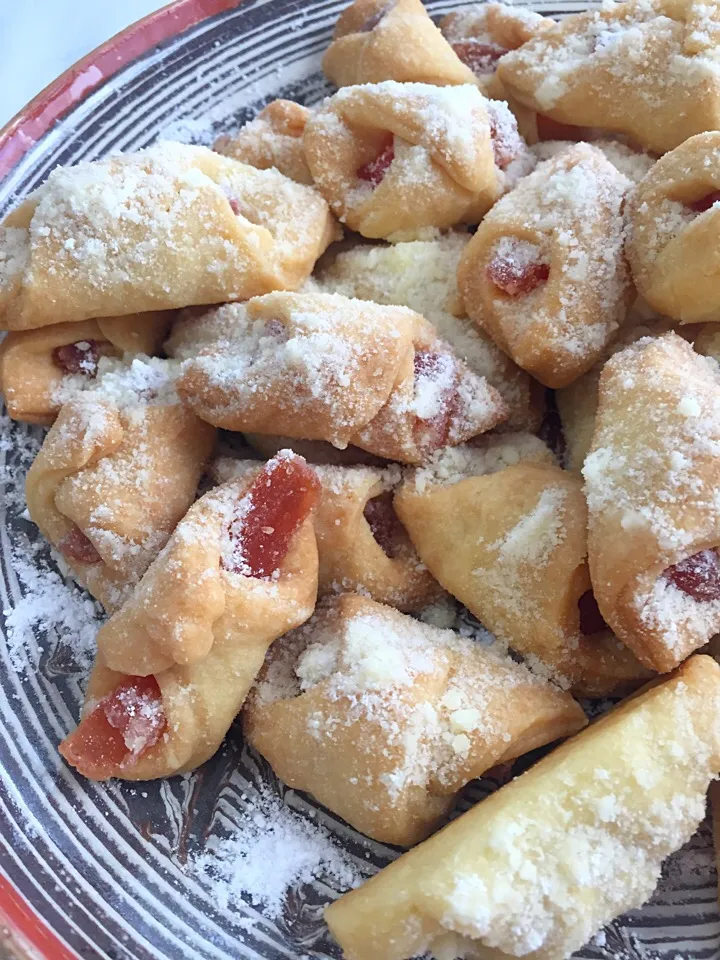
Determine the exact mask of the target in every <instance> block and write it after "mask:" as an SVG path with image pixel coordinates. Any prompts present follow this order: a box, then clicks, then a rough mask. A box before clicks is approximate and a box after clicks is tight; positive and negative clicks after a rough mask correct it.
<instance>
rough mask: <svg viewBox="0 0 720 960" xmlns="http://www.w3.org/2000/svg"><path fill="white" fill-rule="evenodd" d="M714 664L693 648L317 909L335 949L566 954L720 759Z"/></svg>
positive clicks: (674, 839)
mask: <svg viewBox="0 0 720 960" xmlns="http://www.w3.org/2000/svg"><path fill="white" fill-rule="evenodd" d="M718 731H720V667H718V666H717V664H716V663H715V662H714V661H713V660H711V659H710V658H709V657H703V656H695V657H692V658H691V659H690V660H688V661H687V662H686V663H684V664H683V665H682V667H680V669H679V670H678V671H677V673H675V674H674V675H673V676H671V677H669V678H667V679H665V680H663V681H662V682H660V683H655V684H650V685H649V686H648V687H647V688H646V689H645V690H644V691H643V692H642V693H641V694H640V695H638V696H635V697H632V698H630V699H629V700H627V701H625V702H624V703H622V704H620V705H619V706H618V707H616V708H615V709H614V710H612V711H611V712H610V713H609V714H607V715H605V716H604V717H602V718H601V719H600V720H598V721H596V722H595V723H593V724H591V725H590V726H589V727H587V728H586V729H585V730H583V731H582V732H581V733H579V734H578V735H577V736H575V737H573V738H572V739H571V740H568V741H567V742H566V743H564V744H563V745H561V746H560V747H557V748H556V749H555V750H554V751H553V752H552V753H551V754H550V755H549V756H547V757H545V758H544V759H543V760H540V761H539V762H538V763H536V764H535V765H534V766H533V767H531V768H530V770H528V771H527V772H526V773H524V774H523V775H522V776H520V777H517V778H516V779H515V780H513V781H511V782H510V783H508V784H506V785H505V786H503V787H501V788H500V789H499V790H498V791H497V792H496V793H494V794H493V795H492V796H490V797H488V798H487V799H486V800H483V801H482V802H481V803H478V804H477V805H476V806H474V807H473V808H472V809H471V810H469V811H468V812H467V813H465V814H463V815H462V816H461V817H459V818H458V819H457V820H455V821H454V822H453V823H451V824H450V825H449V826H447V827H446V828H445V829H444V830H442V831H441V832H440V833H437V834H436V835H435V836H434V837H431V838H430V839H429V840H426V841H425V842H424V843H423V844H421V845H420V846H418V847H416V848H415V849H414V850H410V851H408V852H407V853H405V854H404V855H403V856H402V857H400V859H399V860H397V861H395V863H393V864H391V865H390V866H389V867H386V868H385V869H384V870H381V871H380V873H378V874H377V875H376V876H374V877H372V878H371V879H370V880H368V881H367V882H366V883H364V884H363V885H362V886H361V887H359V888H358V889H357V890H353V891H351V892H350V893H348V894H346V895H345V896H343V897H341V898H340V899H339V900H338V901H336V902H335V903H334V904H332V905H331V906H329V907H328V908H327V909H326V911H325V918H326V920H327V923H328V925H329V927H330V931H331V932H332V934H333V936H334V937H335V939H336V940H337V941H338V943H339V944H340V946H341V947H342V950H343V956H344V957H346V958H347V960H376V958H377V957H383V960H409V958H410V957H416V956H419V955H421V954H424V953H426V952H427V953H429V954H430V955H432V956H434V957H438V958H440V957H442V958H449V957H468V958H470V957H472V958H480V957H483V958H487V957H493V958H498V960H499V958H501V957H507V956H512V957H532V958H533V960H566V958H569V957H570V956H571V954H574V953H575V951H576V950H578V949H580V947H582V946H583V944H585V943H586V942H587V941H588V940H589V939H590V938H591V937H592V936H593V935H594V934H595V933H596V932H597V931H598V930H600V929H601V928H602V927H603V926H604V925H605V924H607V923H609V922H610V921H611V920H613V919H614V918H615V917H617V916H619V915H620V914H622V913H624V912H625V911H627V910H630V909H633V908H635V907H639V906H641V905H642V904H643V903H645V901H646V900H647V899H648V898H649V897H650V895H651V894H652V892H653V890H654V889H655V886H656V884H657V881H658V879H659V878H660V871H661V866H662V862H663V860H665V858H666V857H668V856H669V855H670V854H671V853H673V852H674V851H675V850H678V849H679V848H680V847H681V846H682V845H683V844H684V843H686V842H687V841H688V840H689V839H690V837H691V836H692V834H693V833H694V832H695V830H696V829H697V827H698V824H699V823H700V822H701V821H702V819H703V818H704V816H705V795H706V792H707V788H708V785H709V783H710V781H711V780H712V779H713V778H714V777H715V775H716V774H717V773H718V771H719V770H720V740H719V739H718Z"/></svg>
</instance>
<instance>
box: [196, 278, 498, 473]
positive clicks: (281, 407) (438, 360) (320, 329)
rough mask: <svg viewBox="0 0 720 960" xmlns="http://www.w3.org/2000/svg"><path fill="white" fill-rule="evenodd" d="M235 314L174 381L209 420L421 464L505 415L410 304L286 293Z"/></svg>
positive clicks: (241, 307)
mask: <svg viewBox="0 0 720 960" xmlns="http://www.w3.org/2000/svg"><path fill="white" fill-rule="evenodd" d="M228 309H229V308H228ZM232 309H233V310H234V314H235V326H234V329H233V330H232V332H231V334H230V335H229V337H228V339H227V340H224V341H222V342H219V343H217V344H216V345H215V346H214V347H210V348H209V349H208V352H206V353H203V354H201V355H200V356H198V357H197V358H195V359H191V360H186V361H185V362H184V364H183V368H182V369H183V372H182V375H181V376H180V378H179V380H178V384H177V389H178V392H179V394H180V396H181V398H182V400H183V402H184V403H185V404H186V405H187V407H188V408H189V409H191V410H193V411H194V412H195V413H197V415H198V416H200V417H202V418H203V419H205V420H207V421H208V422H210V423H212V424H214V425H215V426H222V427H224V428H226V429H228V430H238V431H241V432H243V431H248V432H251V433H269V434H272V435H276V434H283V435H286V436H289V437H298V438H299V439H306V440H327V441H329V442H330V443H332V444H334V445H335V446H337V447H341V448H342V447H346V446H347V445H348V444H354V445H355V446H358V447H361V448H362V449H363V450H368V451H369V452H370V453H374V454H376V455H377V456H381V457H386V458H387V459H390V460H400V461H402V462H405V463H420V462H422V461H423V460H424V459H426V458H427V457H428V456H430V455H431V454H432V453H433V452H434V451H435V450H437V449H438V448H439V447H442V446H446V445H447V444H450V445H453V446H454V445H456V444H458V443H462V442H463V441H464V440H467V439H469V438H470V437H473V436H476V435H477V434H479V433H483V432H484V431H485V430H489V429H490V428H491V427H493V426H495V424H497V423H499V422H500V421H501V420H502V419H504V417H505V416H506V411H505V406H504V404H503V402H502V400H501V398H500V396H499V394H498V393H497V392H496V391H495V390H494V389H493V388H492V387H491V386H490V385H489V384H488V383H487V381H485V380H484V379H481V378H480V377H478V376H476V375H475V374H473V373H471V372H470V370H468V368H467V366H466V365H465V364H464V363H463V362H462V361H461V360H458V359H457V358H456V357H455V356H454V354H453V353H452V352H451V351H450V349H449V347H448V346H447V344H445V343H444V342H443V341H441V340H439V339H438V337H437V335H436V334H435V330H434V328H433V327H432V326H431V325H430V324H429V323H428V322H427V321H426V320H425V319H423V317H421V316H420V315H419V314H416V313H414V312H413V311H412V310H408V309H406V308H404V307H383V306H379V305H377V304H373V303H368V302H366V301H362V300H349V299H347V298H345V297H340V296H337V295H331V294H292V293H273V294H268V295H267V296H265V297H257V298H255V299H254V300H250V301H248V302H247V303H246V304H242V305H240V304H236V305H235V306H234V307H233V308H232Z"/></svg>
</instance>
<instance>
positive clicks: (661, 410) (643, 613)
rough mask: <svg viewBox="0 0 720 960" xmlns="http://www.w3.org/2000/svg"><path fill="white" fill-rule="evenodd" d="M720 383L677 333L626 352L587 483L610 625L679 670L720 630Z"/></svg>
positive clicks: (596, 573) (614, 366) (605, 401)
mask: <svg viewBox="0 0 720 960" xmlns="http://www.w3.org/2000/svg"><path fill="white" fill-rule="evenodd" d="M719 444H720V374H719V373H718V370H717V363H716V362H715V361H714V360H711V359H707V358H705V357H701V356H699V355H698V354H696V353H695V352H694V351H693V349H692V347H691V346H690V345H689V344H688V343H686V342H685V341H684V340H682V339H681V338H680V337H678V336H677V335H676V334H673V333H670V334H666V335H665V336H663V337H660V338H659V339H644V340H640V341H638V342H637V343H636V344H633V345H632V346H629V347H627V348H626V349H625V350H623V351H622V352H620V353H617V354H615V356H614V357H612V358H611V359H610V360H609V361H608V362H607V364H606V365H605V368H604V370H603V372H602V376H601V377H600V389H599V404H598V412H597V419H596V423H595V433H594V435H593V442H592V449H591V452H590V454H589V456H588V457H587V459H586V460H585V466H584V468H583V475H584V477H585V489H586V493H587V499H588V508H589V524H588V530H589V548H588V549H589V561H590V574H591V576H592V582H593V587H594V591H595V597H596V599H597V602H598V605H599V607H600V610H601V612H602V615H603V617H604V618H605V620H606V621H607V623H608V624H609V625H610V626H611V627H612V629H613V630H614V631H615V633H616V634H617V636H618V638H619V639H621V640H622V641H623V642H624V643H626V644H627V645H628V646H629V647H630V648H631V649H632V650H633V651H634V652H635V653H636V654H637V656H638V658H639V659H640V660H641V661H642V662H643V663H645V664H647V666H649V667H650V668H652V669H654V670H659V671H661V672H663V671H666V670H671V669H672V668H673V667H674V666H676V665H677V664H678V663H680V662H681V661H682V660H684V659H685V657H687V656H688V655H689V654H690V653H692V651H693V650H696V649H697V648H698V647H701V646H702V645H703V644H704V643H706V642H707V641H708V640H709V639H710V637H712V636H713V635H714V634H715V633H717V632H718V631H719V630H720V560H719V559H718V553H717V549H716V548H717V547H718V546H719V545H720V504H719V503H718V498H717V493H716V491H717V476H718V468H719V466H720V453H719V452H718V451H719V450H720V446H719Z"/></svg>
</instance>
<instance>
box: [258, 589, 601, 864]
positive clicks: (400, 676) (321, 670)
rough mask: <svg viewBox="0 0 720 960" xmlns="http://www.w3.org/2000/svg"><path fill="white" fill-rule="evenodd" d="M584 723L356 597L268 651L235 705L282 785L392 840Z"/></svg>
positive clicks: (464, 649) (503, 663)
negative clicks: (481, 780)
mask: <svg viewBox="0 0 720 960" xmlns="http://www.w3.org/2000/svg"><path fill="white" fill-rule="evenodd" d="M586 722H587V721H586V719H585V714H584V713H583V711H582V710H581V708H580V707H579V705H578V704H577V703H575V701H574V700H573V699H572V697H570V696H569V694H566V693H563V692H562V691H560V690H558V688H557V687H554V686H553V685H551V684H550V683H548V682H547V681H543V680H540V679H539V678H537V677H535V676H533V674H531V673H530V671H529V670H528V669H527V668H525V667H523V666H521V665H520V664H517V663H515V662H514V661H513V660H511V659H510V658H509V657H502V656H500V655H498V654H496V653H494V652H492V651H491V650H490V649H488V648H487V647H483V646H481V645H480V644H479V643H475V642H473V641H472V640H469V639H467V638H461V637H460V636H459V635H458V634H456V633H454V632H453V631H451V630H440V629H438V628H437V627H432V626H429V625H428V624H425V623H420V622H419V621H417V620H414V619H412V618H410V617H407V616H404V615H403V614H401V613H398V612H397V611H396V610H393V609H391V608H390V607H386V606H383V605H382V604H379V603H374V602H373V601H372V600H368V599H367V598H365V597H361V596H358V595H357V594H348V595H345V596H343V597H340V598H338V599H337V600H334V601H333V602H332V603H330V604H326V605H324V606H323V607H321V608H320V609H319V611H318V612H317V613H316V615H315V616H314V617H313V619H312V620H311V621H310V622H309V623H308V624H306V626H305V627H301V628H300V630H298V631H296V632H295V633H294V634H291V635H290V636H288V637H285V638H283V640H282V641H281V642H280V643H278V644H277V645H276V646H275V647H274V648H273V649H272V650H271V652H270V654H269V656H268V659H267V661H266V664H265V668H264V670H263V672H262V674H261V676H260V679H259V681H258V685H257V687H256V689H255V691H254V693H253V694H251V696H250V698H249V699H248V703H247V706H246V708H245V712H244V730H245V734H246V736H247V738H248V740H249V741H250V743H251V744H252V745H253V746H254V747H255V748H256V749H257V750H258V751H259V752H260V753H261V754H262V755H263V756H264V757H265V758H266V759H267V760H269V762H270V764H271V766H272V767H273V769H274V770H275V772H276V773H277V774H278V776H280V777H281V779H282V780H283V781H284V782H285V783H286V784H288V786H290V787H292V788H293V789H299V790H307V791H309V792H310V793H312V794H313V795H314V796H315V797H316V798H317V799H318V800H319V801H320V802H321V803H323V804H324V805H325V806H327V807H329V808H330V809H331V810H333V811H334V812H335V813H338V814H339V815H340V816H342V817H343V818H344V819H345V820H347V821H348V822H349V823H350V824H352V826H354V827H355V828H356V829H358V830H360V831H362V832H363V833H365V834H367V835H368V836H370V837H373V838H374V839H376V840H380V841H383V842H384V843H394V844H399V845H402V846H409V845H410V844H413V843H417V842H418V841H420V840H422V839H424V838H425V837H426V836H427V835H428V834H429V833H430V832H431V831H432V830H433V829H434V828H436V827H437V826H438V824H439V822H440V821H441V820H442V818H443V817H444V816H445V815H446V814H447V813H449V811H450V810H451V808H452V807H453V805H454V802H455V800H456V797H457V793H458V791H459V790H460V789H461V788H462V787H463V786H464V785H465V784H466V783H467V782H468V781H469V780H471V779H473V778H474V777H478V776H480V775H481V774H482V773H484V772H485V771H486V770H489V769H490V767H492V766H494V765H495V764H497V763H501V762H504V761H506V760H512V759H514V758H515V757H517V756H520V755H521V754H523V753H526V752H527V751H528V750H531V749H534V748H535V747H539V746H543V745H544V744H546V743H550V742H552V741H553V740H556V739H558V738H559V737H564V736H568V735H569V734H571V733H575V732H577V731H578V730H579V729H581V728H582V727H583V726H584V725H585V723H586Z"/></svg>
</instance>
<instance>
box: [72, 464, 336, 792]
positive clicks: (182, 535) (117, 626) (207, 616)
mask: <svg viewBox="0 0 720 960" xmlns="http://www.w3.org/2000/svg"><path fill="white" fill-rule="evenodd" d="M317 493H318V483H317V479H316V477H315V475H314V473H313V471H312V470H311V469H310V468H309V467H308V466H307V465H306V464H305V462H304V461H303V460H302V458H300V457H297V456H295V455H294V454H292V453H291V452H289V451H285V452H283V453H281V454H279V455H278V456H277V457H275V458H274V459H273V460H271V461H269V462H268V463H267V464H265V465H263V464H256V465H255V470H254V471H252V472H249V473H248V474H247V475H246V476H245V477H243V478H241V479H238V480H234V481H230V482H229V483H226V484H223V485H222V486H220V487H217V488H215V489H214V490H211V491H210V492H209V493H207V494H205V496H204V497H202V498H201V499H200V500H199V501H198V502H197V503H196V504H195V505H194V506H193V507H191V509H190V511H189V512H188V514H187V516H186V517H185V519H184V520H182V521H181V522H180V524H179V525H178V527H177V529H176V530H175V533H174V534H173V536H172V538H171V539H170V541H169V543H168V544H167V546H166V547H165V549H164V550H163V551H162V553H161V554H160V555H159V557H158V558H157V559H156V560H155V562H154V563H153V565H152V566H151V567H150V569H149V570H148V571H147V573H146V574H145V576H144V577H143V579H142V580H141V582H140V584H139V586H138V587H137V588H136V590H135V592H134V593H133V595H132V596H131V598H130V599H129V600H128V602H127V603H126V604H125V605H124V606H123V607H122V609H121V610H119V611H118V612H117V613H116V614H115V615H114V616H113V617H111V619H110V620H109V621H108V622H107V623H106V624H105V625H104V626H103V627H102V629H101V630H100V633H99V635H98V657H97V661H96V664H95V668H94V670H93V673H92V675H91V678H90V683H89V686H88V690H87V695H86V703H85V707H84V708H83V714H82V717H81V720H80V723H79V725H78V727H77V729H76V730H74V731H73V732H72V733H70V735H69V736H68V737H67V738H66V739H65V740H64V741H63V742H62V744H61V745H60V752H61V754H62V755H63V757H64V758H65V759H66V760H67V761H68V763H70V764H71V765H72V766H74V767H76V769H77V770H78V771H79V772H80V773H82V774H83V775H84V776H87V777H90V778H91V779H94V780H105V779H107V778H109V777H120V778H122V779H128V780H147V779H154V778H156V777H163V776H170V775H172V774H175V773H182V772H185V771H187V770H190V769H193V768H194V767H196V766H198V765H199V764H201V763H204V761H205V760H207V759H208V758H209V757H211V756H212V755H213V754H214V753H215V751H216V750H217V748H218V747H219V746H220V743H221V742H222V739H223V737H224V736H225V734H226V733H227V731H228V729H229V727H230V724H231V723H232V721H233V719H234V718H235V716H236V715H237V714H238V712H239V710H240V708H241V707H242V705H243V702H244V701H245V697H246V696H247V693H248V690H249V689H250V686H251V684H252V682H253V680H254V679H255V676H256V674H257V672H258V670H259V669H260V667H261V666H262V663H263V659H264V657H265V653H266V651H267V649H268V647H269V646H270V644H271V643H272V642H273V641H274V640H275V639H277V637H279V636H281V635H282V634H283V633H286V632H287V631H288V630H291V629H293V628H294V627H297V626H299V625H300V624H301V623H303V622H304V621H305V620H307V618H308V617H309V616H310V615H311V614H312V611H313V609H314V606H315V599H316V596H317V548H316V546H315V535H314V532H313V526H312V519H311V516H310V515H311V512H312V509H313V506H314V503H315V500H316V497H317Z"/></svg>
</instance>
